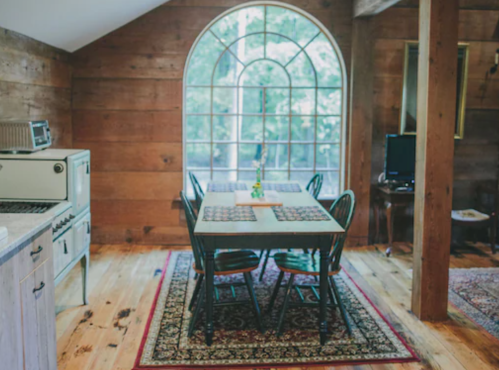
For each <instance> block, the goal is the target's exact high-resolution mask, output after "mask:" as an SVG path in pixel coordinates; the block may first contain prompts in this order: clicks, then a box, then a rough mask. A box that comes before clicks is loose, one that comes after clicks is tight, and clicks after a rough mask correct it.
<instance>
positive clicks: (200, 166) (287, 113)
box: [184, 4, 345, 197]
mask: <svg viewBox="0 0 499 370" xmlns="http://www.w3.org/2000/svg"><path fill="white" fill-rule="evenodd" d="M344 73H345V72H344V68H343V64H342V62H341V56H339V50H337V47H336V46H335V45H334V44H333V42H332V40H331V36H330V35H329V34H327V32H326V31H325V30H324V29H323V28H322V27H321V26H320V25H319V24H317V22H316V21H313V20H312V19H310V18H308V17H307V16H306V15H305V14H302V13H301V12H297V11H295V10H293V9H290V8H288V7H283V6H278V5H275V4H272V5H252V6H246V7H242V8H237V9H235V10H232V11H230V12H229V13H227V14H225V15H224V16H222V17H221V18H220V19H218V20H217V21H216V22H214V23H213V24H212V25H211V26H210V27H209V28H208V29H207V30H206V31H205V32H204V33H203V34H202V35H201V36H200V37H199V38H198V40H197V42H196V43H195V45H194V46H193V49H192V51H191V54H190V56H189V59H188V62H187V69H186V76H185V78H184V159H185V161H184V163H185V164H184V166H185V168H184V169H185V171H184V175H185V180H184V183H185V185H186V188H187V189H188V191H189V192H190V193H192V190H191V189H190V182H189V181H188V178H187V173H188V172H189V171H192V172H194V173H195V174H196V176H197V177H198V179H199V180H200V182H201V183H202V186H203V187H205V186H206V184H207V182H209V181H210V180H214V181H224V180H227V181H237V180H254V179H255V169H254V168H253V167H252V162H253V160H254V159H255V158H259V156H260V153H261V151H262V148H264V147H266V148H267V150H268V155H267V160H266V163H265V165H264V168H263V172H262V174H263V179H264V180H297V181H299V182H300V183H301V184H303V185H305V184H306V183H307V182H308V180H309V179H310V178H311V177H312V176H313V175H314V173H318V172H320V173H323V174H324V185H323V188H322V192H321V197H333V196H336V195H337V194H338V193H339V191H340V190H341V188H342V185H341V184H342V181H343V179H342V178H343V160H342V157H343V145H342V144H343V143H342V141H343V131H344V112H343V110H344V106H343V105H344V99H345V97H344V94H345V91H344V87H345V86H344V84H345V80H344Z"/></svg>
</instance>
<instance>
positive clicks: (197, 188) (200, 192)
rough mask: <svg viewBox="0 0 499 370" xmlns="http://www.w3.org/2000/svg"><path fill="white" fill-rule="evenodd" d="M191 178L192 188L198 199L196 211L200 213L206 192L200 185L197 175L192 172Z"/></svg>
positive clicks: (190, 173)
mask: <svg viewBox="0 0 499 370" xmlns="http://www.w3.org/2000/svg"><path fill="white" fill-rule="evenodd" d="M189 178H190V179H191V184H192V188H193V189H194V196H195V197H196V210H197V211H198V212H199V210H200V209H201V204H202V203H203V199H204V191H203V188H202V187H201V185H200V184H199V181H198V179H197V177H196V175H194V174H193V173H192V172H189Z"/></svg>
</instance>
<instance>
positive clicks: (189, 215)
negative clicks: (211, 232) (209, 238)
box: [180, 191, 204, 270]
mask: <svg viewBox="0 0 499 370" xmlns="http://www.w3.org/2000/svg"><path fill="white" fill-rule="evenodd" d="M180 199H181V200H182V205H183V207H184V211H185V219H186V221H187V228H188V229H189V238H190V239H191V247H192V253H193V254H194V265H195V266H196V269H198V270H204V268H203V261H204V248H203V244H202V243H201V241H200V240H199V238H197V237H196V236H195V235H194V228H195V227H196V221H197V217H196V214H195V213H194V209H193V208H192V204H191V202H190V201H189V199H187V196H186V195H185V192H183V191H181V192H180Z"/></svg>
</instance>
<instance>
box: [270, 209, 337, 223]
mask: <svg viewBox="0 0 499 370" xmlns="http://www.w3.org/2000/svg"><path fill="white" fill-rule="evenodd" d="M272 210H273V211H274V214H275V217H276V218H277V221H330V220H331V217H329V216H328V215H327V214H326V212H324V210H323V209H321V207H317V206H313V207H275V206H274V207H272Z"/></svg>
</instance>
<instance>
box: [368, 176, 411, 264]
mask: <svg viewBox="0 0 499 370" xmlns="http://www.w3.org/2000/svg"><path fill="white" fill-rule="evenodd" d="M373 193H374V219H375V221H376V236H375V242H376V243H379V229H380V217H381V208H384V209H385V212H386V229H387V233H388V248H387V250H386V255H387V257H389V256H390V254H391V252H392V243H393V220H394V213H395V209H396V208H400V207H407V206H410V205H412V204H414V191H395V190H391V189H390V188H388V187H386V186H379V185H374V186H373Z"/></svg>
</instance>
